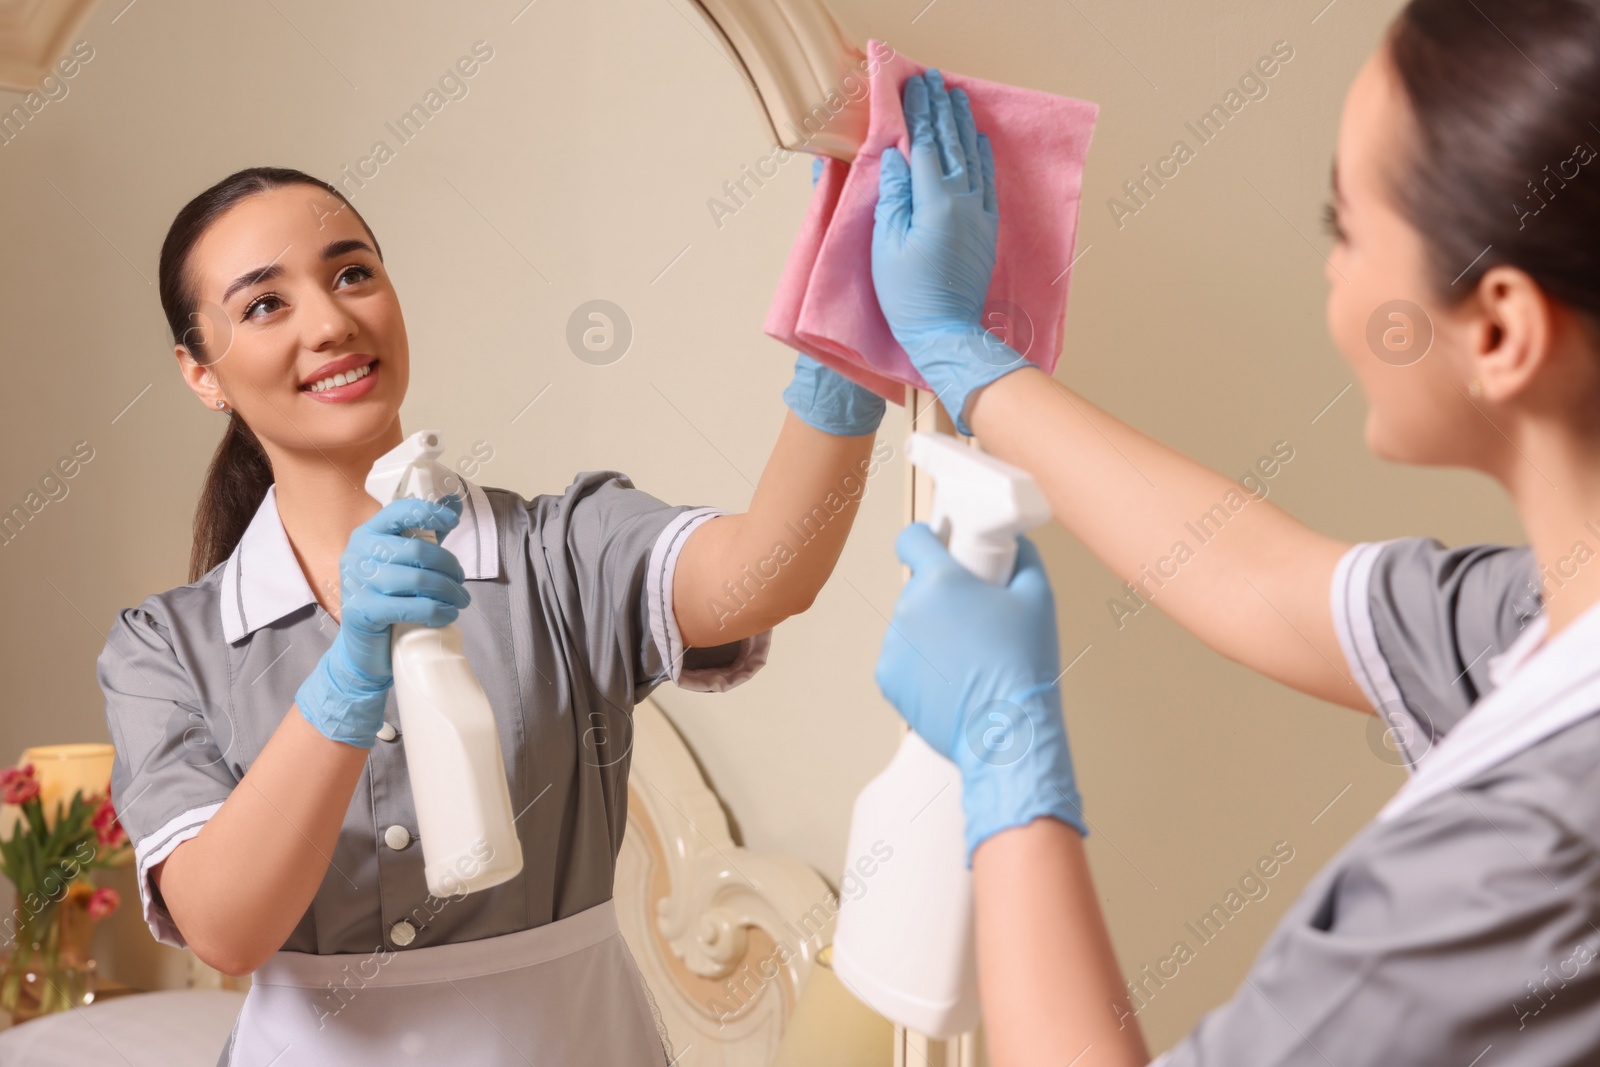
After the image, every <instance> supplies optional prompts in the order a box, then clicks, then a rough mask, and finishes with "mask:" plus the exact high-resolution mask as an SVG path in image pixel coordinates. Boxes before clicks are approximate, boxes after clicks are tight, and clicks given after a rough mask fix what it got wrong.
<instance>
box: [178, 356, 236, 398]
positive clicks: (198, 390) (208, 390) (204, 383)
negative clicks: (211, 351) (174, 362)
mask: <svg viewBox="0 0 1600 1067" xmlns="http://www.w3.org/2000/svg"><path fill="white" fill-rule="evenodd" d="M172 354H173V355H174V356H176V357H177V358H178V370H179V372H180V373H182V375H183V380H184V383H185V384H186V385H188V387H189V389H190V390H191V391H192V392H193V393H194V395H195V396H197V397H199V398H200V402H201V403H203V404H205V406H206V407H208V408H210V409H212V410H213V411H228V410H230V409H231V408H232V405H231V404H230V403H228V398H227V396H226V395H225V394H224V393H223V391H222V384H221V383H220V382H218V381H217V373H216V371H215V370H214V369H212V368H211V367H209V366H206V365H204V364H202V363H200V362H199V361H197V360H196V359H195V358H194V356H193V355H191V354H190V352H189V349H188V347H187V346H185V345H177V346H175V347H174V348H173V350H172ZM219 401H220V403H219Z"/></svg>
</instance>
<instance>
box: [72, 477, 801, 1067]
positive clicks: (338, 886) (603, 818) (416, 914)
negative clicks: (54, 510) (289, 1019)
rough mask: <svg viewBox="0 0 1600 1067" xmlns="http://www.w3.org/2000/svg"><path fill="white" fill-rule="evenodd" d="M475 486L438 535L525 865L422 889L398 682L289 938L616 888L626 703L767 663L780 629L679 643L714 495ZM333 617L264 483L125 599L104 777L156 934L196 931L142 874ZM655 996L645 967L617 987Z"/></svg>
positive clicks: (236, 777)
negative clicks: (697, 539)
mask: <svg viewBox="0 0 1600 1067" xmlns="http://www.w3.org/2000/svg"><path fill="white" fill-rule="evenodd" d="M465 488H466V489H467V493H466V494H465V497H466V498H465V501H464V505H465V506H464V510H463V514H462V518H461V521H460V523H459V524H458V525H457V526H456V528H455V529H453V530H451V531H450V533H449V534H448V535H447V536H446V537H445V539H444V542H443V544H444V546H445V547H446V548H448V549H450V550H451V551H452V552H453V553H454V554H455V555H456V557H457V558H458V559H459V560H460V562H461V564H462V567H463V569H464V570H465V572H466V583H465V584H466V587H467V589H468V591H469V592H470V594H471V597H472V603H471V604H470V605H469V606H468V607H467V608H465V609H464V610H462V612H461V613H460V616H459V618H458V625H459V626H460V628H461V631H462V633H463V638H464V649H465V652H466V655H467V658H468V660H469V662H471V663H472V665H473V667H474V669H475V671H476V673H477V675H478V678H479V680H480V682H481V683H482V684H483V687H484V690H485V692H486V694H487V695H488V698H489V703H490V705H491V706H492V707H493V709H494V712H495V716H496V718H497V720H498V723H499V730H500V740H501V747H502V751H503V754H504V758H505V763H506V772H507V777H508V781H509V783H510V789H511V801H512V810H513V811H514V812H517V813H519V814H518V817H517V822H516V826H517V831H518V836H519V838H520V841H521V845H522V852H523V856H524V867H523V870H522V872H521V873H520V874H519V875H518V876H517V877H516V878H514V879H512V880H511V881H509V882H506V883H503V884H501V885H498V886H495V887H492V888H489V889H486V890H483V891H480V892H477V893H473V894H471V895H469V896H466V897H463V898H449V899H445V900H441V899H439V898H435V897H432V896H430V894H429V893H428V891H427V889H426V885H425V882H424V879H423V857H422V850H421V847H420V844H419V843H418V840H417V821H416V814H415V811H414V810H413V805H412V797H411V790H410V785H409V779H408V776H407V773H406V758H405V749H404V747H403V745H402V744H401V743H400V737H399V734H398V732H397V730H396V729H395V727H396V726H403V724H402V723H400V722H399V720H398V717H397V715H396V711H395V698H394V694H393V693H392V692H391V693H390V695H389V702H388V706H387V708H386V711H385V719H386V725H385V727H384V729H383V731H382V733H380V735H379V738H380V739H379V741H378V742H377V743H376V745H375V746H374V747H373V749H372V750H371V755H370V758H369V759H368V761H367V764H366V768H365V770H364V771H363V773H362V776H361V779H360V781H359V783H358V784H357V786H356V789H355V795H354V796H353V798H352V799H351V801H350V806H349V809H348V811H347V812H346V813H345V818H344V824H343V827H342V828H341V830H340V833H339V837H338V841H337V843H336V844H335V846H334V848H333V852H332V855H331V857H330V859H331V862H330V864H329V867H328V871H327V874H326V876H325V877H324V879H323V881H322V885H321V886H320V888H319V889H318V890H317V893H316V896H315V897H314V898H313V900H312V902H311V905H310V907H308V908H307V909H306V912H305V914H304V916H302V917H301V919H300V922H299V923H298V924H297V925H296V926H295V928H294V930H293V932H291V933H290V935H289V938H288V940H287V941H286V942H285V944H284V946H283V948H284V950H285V951H286V952H292V953H314V954H334V953H372V952H374V951H375V950H378V951H381V952H383V953H391V954H392V953H396V952H398V953H416V952H417V951H418V950H421V949H426V948H428V947H429V946H441V945H449V944H459V943H461V942H468V941H476V940H479V939H485V938H493V937H496V936H499V935H506V934H511V933H514V932H517V931H527V930H529V929H531V928H534V927H539V926H542V925H544V924H550V923H554V922H556V921H557V920H562V919H565V918H568V917H572V916H577V915H579V913H583V912H585V911H587V910H589V909H593V908H595V907H596V906H597V905H600V904H602V903H604V902H606V901H609V900H610V899H611V895H612V878H613V874H614V870H615V868H614V861H615V859H616V856H617V853H618V850H619V848H620V847H621V843H622V839H623V833H624V830H625V827H626V807H627V776H628V765H629V755H630V746H631V741H632V729H631V727H632V711H633V706H634V704H635V703H636V702H637V701H639V700H642V699H643V698H644V697H645V696H646V695H647V694H648V693H649V692H650V691H651V690H652V689H653V688H654V687H655V686H657V685H659V684H660V683H662V682H663V681H666V680H667V679H669V678H670V679H672V680H673V681H675V682H676V683H677V684H678V685H680V686H683V687H685V688H691V689H698V690H702V691H716V690H721V689H726V688H728V687H730V686H732V685H736V684H738V683H740V682H742V681H744V680H745V679H746V678H748V677H749V676H750V675H751V674H753V673H754V672H755V671H756V670H757V669H759V668H760V667H761V665H762V664H763V663H764V662H765V658H766V650H767V646H768V644H769V643H770V633H763V634H760V635H758V636H756V637H754V638H746V639H745V640H743V641H740V642H737V643H730V644H729V645H725V646H722V647H720V648H717V649H696V650H693V651H692V652H689V653H687V654H686V651H685V649H684V647H683V643H682V639H681V637H680V636H679V632H678V627H677V624H676V620H675V619H674V617H673V614H672V610H671V604H672V596H671V590H672V577H673V572H674V567H675V565H676V561H677V558H678V552H679V550H680V549H681V548H682V545H683V543H684V541H685V540H686V539H687V537H688V535H689V534H690V532H692V531H693V530H694V529H695V527H696V526H697V525H699V524H700V523H702V522H704V521H706V520H708V519H710V518H711V517H712V516H713V515H715V514H716V513H717V512H716V511H715V510H714V509H711V508H686V507H669V506H667V505H665V504H663V503H661V502H660V501H659V500H656V499H655V498H654V497H652V496H650V495H648V494H646V493H643V492H641V491H639V490H637V489H635V488H633V487H632V486H631V484H630V483H629V482H628V481H627V479H626V478H624V477H623V476H621V475H619V474H616V473H614V472H596V473H585V474H580V475H578V476H577V477H576V478H575V479H574V481H573V483H572V485H571V486H570V487H569V488H568V489H567V490H566V492H565V493H564V494H562V495H543V496H537V497H535V498H534V499H533V500H531V501H530V500H525V499H523V498H522V497H520V496H518V495H517V494H515V493H513V492H510V491H508V490H504V489H485V488H481V487H479V486H477V485H475V484H472V483H471V482H466V483H465ZM337 630H338V626H337V623H336V622H335V621H334V620H333V619H332V617H331V616H329V615H328V613H327V612H326V611H325V610H324V609H323V608H322V607H321V605H320V604H318V603H317V601H316V599H315V597H314V596H313V595H312V591H311V589H310V586H309V585H308V583H307V581H306V578H305V575H304V572H303V571H302V570H301V568H300V566H299V564H298V562H297V561H296V559H295V556H294V553H293V550H292V548H291V546H290V544H289V541H288V538H287V536H286V535H285V533H284V530H283V526H282V523H281V521H280V520H279V517H278V511H277V504H276V496H275V493H274V492H273V491H272V490H269V491H268V493H267V496H266V499H265V500H263V502H262V504H261V506H260V508H259V510H258V511H257V512H256V514H255V516H254V518H253V520H252V522H251V524H250V526H249V528H248V529H247V531H246V532H245V534H244V536H243V538H242V539H241V541H240V543H239V546H238V548H237V549H236V550H235V551H234V553H233V555H232V556H230V557H229V559H228V560H227V561H226V562H225V563H222V564H219V565H218V566H216V567H215V568H213V569H212V570H211V571H210V572H208V573H207V574H206V575H205V576H204V577H202V578H201V579H200V580H199V581H196V582H194V583H192V584H189V585H185V586H181V587H179V588H176V589H171V590H168V591H167V592H164V593H158V594H155V595H152V596H150V597H148V598H147V599H146V600H145V601H144V602H143V603H142V604H140V605H139V606H138V607H136V608H128V609H124V610H122V611H120V612H119V613H118V615H117V617H116V619H115V620H114V622H113V624H112V627H111V631H110V635H109V638H108V640H107V642H106V646H105V649H104V651H103V652H102V653H101V655H100V658H99V661H98V670H99V677H100V683H101V686H102V687H103V689H104V691H105V696H106V722H107V725H108V727H109V729H110V732H111V738H112V741H113V743H114V745H115V748H116V761H115V764H114V770H113V774H112V782H111V791H112V798H113V801H114V803H115V804H116V807H117V811H118V814H119V815H120V817H121V820H122V823H123V825H124V826H125V827H126V829H127V831H128V835H129V837H130V839H131V840H132V842H133V845H134V850H135V856H136V863H137V865H138V882H139V892H140V896H141V898H142V904H143V908H144V917H145V919H146V921H147V922H148V923H149V926H150V930H151V932H152V933H153V934H154V935H155V937H156V939H157V940H159V941H162V942H164V943H166V944H170V945H175V946H179V947H183V946H184V945H185V944H186V942H185V941H184V938H183V935H182V933H181V932H180V931H179V930H178V928H177V926H176V925H175V924H174V922H173V920H172V917H171V915H170V914H169V913H168V911H167V908H166V906H165V904H164V903H163V901H162V899H161V896H160V894H159V892H158V891H157V890H156V888H155V886H154V884H153V882H152V881H151V879H150V869H151V868H152V867H153V866H154V865H155V864H157V863H159V862H160V861H161V860H163V859H164V858H165V857H167V856H168V855H170V854H171V852H172V851H173V849H174V848H176V847H177V846H178V845H179V844H181V843H182V842H184V841H186V840H188V839H190V838H192V837H194V836H195V835H196V834H197V833H199V832H200V829H201V827H203V826H204V825H205V822H206V820H207V819H209V818H210V817H211V816H212V815H213V814H215V813H216V811H217V810H218V809H219V808H220V807H221V805H222V803H223V802H224V801H225V800H227V798H228V796H229V794H230V793H231V792H232V791H233V789H234V788H235V787H236V786H237V785H238V784H239V782H240V780H241V779H242V778H243V776H244V774H245V772H246V771H248V770H249V768H250V765H251V763H252V761H254V759H255V758H256V756H257V754H258V753H259V752H260V751H261V749H262V747H263V746H264V745H265V744H266V742H267V740H268V739H269V738H270V737H271V736H272V734H273V732H274V731H275V730H276V729H277V727H278V725H279V723H280V722H281V721H282V719H283V717H284V715H286V714H288V713H289V711H290V708H291V705H292V704H293V703H294V699H295V693H296V690H297V689H298V688H299V686H300V684H301V682H302V681H303V680H304V679H305V677H306V676H307V675H308V674H309V673H310V672H311V670H312V668H313V667H314V666H315V664H316V663H317V661H318V659H319V658H320V657H321V656H322V655H323V653H324V652H326V651H327V649H328V646H329V645H330V644H331V643H332V641H333V638H334V636H335V634H336V633H337ZM239 875H240V877H241V878H245V877H248V876H249V875H248V872H243V871H241V872H239ZM584 922H585V923H588V924H590V926H592V923H590V920H588V919H585V920H584ZM451 951H455V950H451ZM628 966H629V967H631V966H632V964H631V957H629V958H628ZM633 973H634V974H635V975H636V973H637V972H636V971H634V972H633ZM643 992H644V991H643V983H642V981H639V982H638V989H636V990H623V991H618V992H617V995H619V996H622V995H633V994H639V993H643ZM644 995H645V996H647V993H645V994H644ZM642 1002H643V1001H642V999H641V1000H640V1003H642ZM337 1007H338V1002H337V1001H334V1002H333V1004H332V1005H331V1008H330V1012H331V1010H332V1009H333V1008H337ZM645 1018H646V1020H647V1024H648V1018H649V1006H646V1014H645ZM319 1023H320V1024H321V1025H324V1026H325V1025H326V1023H327V1017H324V1018H323V1019H321V1020H319ZM479 1029H482V1027H481V1026H480V1027H479ZM654 1039H655V1035H654V1034H652V1040H654ZM292 1058H293V1054H291V1059H292ZM535 1058H536V1059H537V1058H538V1057H535ZM222 1062H224V1063H226V1062H229V1061H228V1052H227V1050H224V1054H223V1060H222ZM517 1062H520V1060H519V1061H517ZM541 1062H542V1061H541Z"/></svg>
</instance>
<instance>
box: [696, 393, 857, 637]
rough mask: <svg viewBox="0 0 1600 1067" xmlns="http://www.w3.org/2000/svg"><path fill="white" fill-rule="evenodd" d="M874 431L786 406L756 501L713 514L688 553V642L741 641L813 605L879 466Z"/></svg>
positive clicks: (754, 498)
mask: <svg viewBox="0 0 1600 1067" xmlns="http://www.w3.org/2000/svg"><path fill="white" fill-rule="evenodd" d="M873 439H874V435H873V434H870V433H869V434H862V435H860V436H857V437H841V436H838V435H835V434H830V433H824V432H823V431H821V430H818V429H816V428H814V427H812V426H809V425H807V424H806V423H805V421H803V420H802V419H800V418H799V417H798V416H796V415H795V414H794V413H793V412H789V413H787V414H786V416H785V418H784V423H783V429H782V431H780V433H779V434H778V443H777V444H776V445H775V446H774V447H773V450H772V455H771V456H770V457H769V458H768V460H767V465H766V468H765V469H764V470H763V471H762V472H761V481H760V482H759V483H757V485H756V491H755V495H754V496H753V497H752V498H751V500H750V508H749V510H747V511H745V512H744V513H743V514H741V515H719V516H718V517H717V518H715V519H712V520H711V521H709V522H707V523H706V524H705V525H704V526H701V527H700V528H699V529H697V530H696V531H695V532H694V534H693V535H691V536H690V538H689V540H688V542H687V543H686V544H685V545H684V548H683V552H682V554H681V555H680V556H679V557H678V565H677V572H676V576H675V578H674V581H673V594H672V600H673V611H674V613H675V614H676V616H677V620H678V628H679V630H680V631H681V632H682V634H683V641H684V644H685V645H688V646H690V647H697V648H705V647H710V646H713V645H721V644H726V643H728V642H730V641H737V640H739V639H740V638H743V637H748V636H750V635H751V634H758V633H760V632H761V631H763V630H767V629H770V628H771V627H773V626H774V625H776V624H777V623H780V622H782V621H783V620H784V619H786V618H788V617H789V616H791V615H797V614H799V613H800V612H802V611H805V610H806V609H807V608H809V607H810V606H811V602H812V601H813V600H814V599H816V596H817V593H818V592H820V591H821V589H822V586H823V584H824V583H825V582H827V580H828V576H829V575H830V574H832V573H833V567H834V564H835V563H837V562H838V561H839V553H840V552H842V551H843V550H844V542H845V538H846V536H847V535H848V534H849V533H850V527H851V524H853V523H854V522H855V517H856V511H857V509H858V507H859V506H860V503H861V497H862V495H863V494H864V493H865V492H866V486H867V480H868V478H869V477H871V475H872V473H873V472H874V471H875V470H876V464H875V463H874V459H873Z"/></svg>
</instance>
